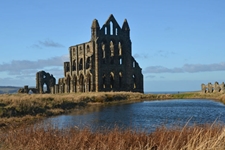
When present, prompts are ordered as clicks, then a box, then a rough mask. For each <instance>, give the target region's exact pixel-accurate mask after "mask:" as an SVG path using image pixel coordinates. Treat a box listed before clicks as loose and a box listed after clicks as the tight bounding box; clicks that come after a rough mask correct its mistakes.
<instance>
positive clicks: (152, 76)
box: [145, 75, 155, 78]
mask: <svg viewBox="0 0 225 150" xmlns="http://www.w3.org/2000/svg"><path fill="white" fill-rule="evenodd" d="M145 78H155V76H154V75H148V76H146V77H145Z"/></svg>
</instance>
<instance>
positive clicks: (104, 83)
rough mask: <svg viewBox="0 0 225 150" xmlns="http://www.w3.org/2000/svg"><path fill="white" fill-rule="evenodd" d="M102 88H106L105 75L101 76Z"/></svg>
mask: <svg viewBox="0 0 225 150" xmlns="http://www.w3.org/2000/svg"><path fill="white" fill-rule="evenodd" d="M102 88H103V89H105V88H106V75H105V74H103V76H102Z"/></svg>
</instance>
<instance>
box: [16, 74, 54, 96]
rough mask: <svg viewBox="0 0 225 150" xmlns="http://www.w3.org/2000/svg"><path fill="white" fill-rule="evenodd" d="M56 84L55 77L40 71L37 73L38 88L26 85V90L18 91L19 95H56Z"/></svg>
mask: <svg viewBox="0 0 225 150" xmlns="http://www.w3.org/2000/svg"><path fill="white" fill-rule="evenodd" d="M55 83H56V80H55V78H54V77H53V75H51V74H49V73H47V72H45V71H39V72H37V73H36V88H29V87H28V85H25V86H24V88H21V89H19V90H18V93H27V94H28V93H29V92H32V93H40V94H43V93H54V88H52V87H54V86H55Z"/></svg>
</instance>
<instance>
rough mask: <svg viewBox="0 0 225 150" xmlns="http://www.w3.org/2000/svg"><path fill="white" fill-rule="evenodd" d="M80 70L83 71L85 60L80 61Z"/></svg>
mask: <svg viewBox="0 0 225 150" xmlns="http://www.w3.org/2000/svg"><path fill="white" fill-rule="evenodd" d="M79 70H83V58H81V59H80V62H79Z"/></svg>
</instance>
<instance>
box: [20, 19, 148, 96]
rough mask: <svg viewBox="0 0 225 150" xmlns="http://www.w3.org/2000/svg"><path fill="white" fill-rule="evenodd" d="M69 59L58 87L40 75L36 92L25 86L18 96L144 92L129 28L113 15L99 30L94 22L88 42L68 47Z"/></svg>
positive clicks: (53, 79)
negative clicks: (23, 94) (120, 24)
mask: <svg viewBox="0 0 225 150" xmlns="http://www.w3.org/2000/svg"><path fill="white" fill-rule="evenodd" d="M69 56H70V57H69V58H70V61H69V62H64V77H63V78H60V79H59V80H58V84H56V80H55V78H54V77H53V75H50V74H49V73H46V72H44V71H39V72H37V74H36V88H28V86H25V87H24V88H22V89H20V90H19V91H18V92H19V93H28V92H29V91H30V90H32V91H33V93H40V94H42V93H52V94H56V93H76V92H104V91H105V92H106V91H132V92H142V93H143V91H144V90H143V75H142V69H141V68H140V66H139V64H138V63H137V61H136V60H135V59H134V57H133V56H132V51H131V40H130V27H129V25H128V22H127V20H126V19H125V20H124V22H123V25H122V28H121V27H120V26H119V24H118V23H117V21H116V20H115V18H114V16H113V15H110V17H109V18H108V20H107V21H106V23H105V24H104V25H103V26H102V28H100V26H99V23H98V21H97V20H96V19H94V20H93V22H92V26H91V40H90V41H89V42H86V43H82V44H78V45H75V46H71V47H69ZM44 85H46V86H45V87H44Z"/></svg>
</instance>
